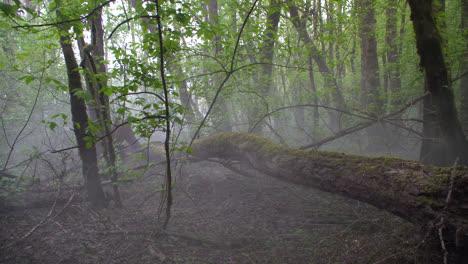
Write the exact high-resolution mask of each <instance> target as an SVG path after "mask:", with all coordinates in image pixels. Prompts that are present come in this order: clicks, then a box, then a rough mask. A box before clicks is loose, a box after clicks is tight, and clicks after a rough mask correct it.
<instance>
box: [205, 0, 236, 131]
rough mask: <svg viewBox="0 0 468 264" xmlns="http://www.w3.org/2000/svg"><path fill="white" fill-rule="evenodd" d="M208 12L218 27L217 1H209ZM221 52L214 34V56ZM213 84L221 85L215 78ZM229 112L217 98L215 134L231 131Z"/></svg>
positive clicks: (221, 98) (214, 114)
mask: <svg viewBox="0 0 468 264" xmlns="http://www.w3.org/2000/svg"><path fill="white" fill-rule="evenodd" d="M208 12H209V19H210V23H211V24H212V25H214V26H216V25H218V24H219V20H218V0H210V3H209V5H208ZM222 50H223V46H222V45H221V38H220V37H219V36H218V35H217V34H215V37H214V38H213V51H214V56H215V57H217V56H218V54H219V53H221V52H222ZM213 83H214V84H215V85H219V84H220V83H221V79H220V78H215V80H214V82H213ZM229 112H230V111H229V109H228V106H227V103H226V101H225V99H224V96H219V97H218V99H217V102H216V105H215V109H214V111H213V115H212V116H213V119H214V121H215V127H216V131H217V132H226V131H232V125H231V117H230V115H229Z"/></svg>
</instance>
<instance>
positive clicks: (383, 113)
mask: <svg viewBox="0 0 468 264" xmlns="http://www.w3.org/2000/svg"><path fill="white" fill-rule="evenodd" d="M0 10H1V12H0V14H1V16H0V39H1V44H0V45H1V50H0V74H1V78H2V79H3V81H2V82H1V83H0V122H1V126H2V129H1V132H0V138H1V139H0V161H1V166H2V168H0V172H1V175H0V177H1V185H0V187H1V188H0V196H1V197H2V199H10V198H11V197H13V196H14V193H15V192H18V191H21V186H25V185H27V184H35V183H37V182H38V181H40V180H41V177H42V179H45V178H47V179H48V180H52V181H56V182H60V183H61V182H63V181H64V180H65V181H66V180H70V178H71V176H70V175H72V174H77V175H82V177H83V179H84V183H85V185H86V187H87V192H88V196H89V198H90V201H91V203H92V204H93V206H95V207H100V208H102V207H105V206H106V205H107V200H108V199H107V198H106V197H105V196H106V195H105V194H104V192H103V190H102V188H101V184H100V182H101V180H102V179H103V178H108V179H109V180H110V181H111V182H113V194H112V196H113V198H114V200H116V203H118V204H120V203H121V202H120V198H119V190H118V185H117V183H118V181H119V179H118V175H119V173H120V172H122V171H127V172H128V168H127V167H125V165H124V164H125V162H124V160H125V159H126V158H128V155H129V154H128V153H129V152H134V153H135V152H136V153H138V152H139V151H140V153H144V151H143V152H141V150H142V149H143V148H144V147H142V146H141V144H143V143H147V144H146V145H147V150H148V149H150V146H151V145H152V143H151V142H153V143H154V142H156V141H158V142H164V143H161V145H162V144H163V145H164V149H165V151H164V152H165V154H164V153H163V154H162V155H165V160H166V162H167V170H166V175H167V178H166V186H165V188H166V189H165V190H166V194H165V195H166V196H165V199H166V201H167V207H166V209H167V210H166V214H167V219H166V223H167V221H168V219H169V215H170V205H171V188H172V184H171V181H172V176H171V164H170V161H171V155H172V154H173V153H174V151H179V152H180V151H182V152H188V153H192V152H193V150H192V148H191V145H192V143H193V142H194V140H196V139H197V138H200V137H204V136H206V135H210V134H214V133H217V132H233V131H234V132H252V133H255V134H259V135H262V136H264V137H267V138H270V139H271V140H273V141H274V142H277V143H279V144H281V145H282V146H285V147H294V148H303V149H307V148H324V149H327V150H335V151H345V152H349V153H355V154H363V155H389V156H398V157H403V158H407V159H413V160H419V161H421V162H424V163H427V164H432V165H437V166H451V165H452V164H453V163H454V161H455V160H456V159H457V158H458V159H460V162H461V163H463V164H467V163H468V153H467V152H468V143H467V140H466V134H467V131H468V44H467V43H468V40H467V38H468V33H467V32H468V27H467V25H468V22H467V21H468V3H467V1H463V0H439V1H432V0H408V1H403V0H401V1H400V0H358V1H346V0H340V1H331V0H303V1H298V0H270V1H266V0H265V1H264V0H261V1H258V0H252V1H227V0H209V1H206V0H199V1H198V0H196V1H185V0H171V1H163V0H160V1H157V0H156V1H150V0H148V1H136V0H128V1H115V0H109V1H105V0H96V1H83V0H68V1H52V0H50V1H36V0H25V1H19V0H13V1H9V0H3V1H2V2H1V3H0ZM135 136H136V137H135ZM156 144H159V143H156ZM144 145H145V144H144ZM132 148H133V149H132ZM129 149H132V151H128V150H129ZM76 150H77V151H78V152H77V153H79V157H80V159H81V161H82V166H81V171H80V170H77V169H76V166H74V164H77V157H78V156H77V155H76V153H75V152H74V151H76ZM150 152H151V151H146V156H147V158H146V160H147V161H150V158H149V156H150V155H149V154H150ZM99 157H102V161H100V159H99ZM143 158H144V159H145V157H143ZM128 173H129V174H130V172H128ZM39 175H42V176H41V177H39Z"/></svg>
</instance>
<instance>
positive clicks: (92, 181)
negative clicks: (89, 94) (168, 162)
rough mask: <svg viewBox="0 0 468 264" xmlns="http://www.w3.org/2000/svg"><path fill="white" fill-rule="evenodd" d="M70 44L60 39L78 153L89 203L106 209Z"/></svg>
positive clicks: (68, 40) (64, 38) (78, 73)
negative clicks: (79, 93)
mask: <svg viewBox="0 0 468 264" xmlns="http://www.w3.org/2000/svg"><path fill="white" fill-rule="evenodd" d="M70 43H71V42H70V37H69V36H61V37H60V46H61V47H62V52H63V56H64V58H65V64H66V66H67V74H68V89H69V92H70V103H71V112H72V121H73V129H74V133H75V137H76V141H77V144H78V152H79V154H80V157H81V162H82V169H83V176H84V178H85V186H86V190H87V192H88V198H89V201H90V202H91V205H92V206H93V207H96V208H104V207H106V200H105V198H104V192H103V191H102V187H101V181H100V178H99V172H98V166H97V156H96V147H95V145H94V144H92V145H91V147H89V148H88V147H87V146H86V145H87V140H86V138H87V137H89V136H91V135H89V134H88V133H87V132H86V128H87V127H88V114H87V113H86V105H85V101H84V100H83V99H82V98H79V97H78V96H77V95H76V92H77V91H78V92H79V91H81V90H82V89H83V88H82V84H81V77H80V72H79V71H77V69H78V64H77V62H76V59H75V54H74V52H73V48H72V45H71V44H70Z"/></svg>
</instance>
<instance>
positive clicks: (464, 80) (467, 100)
mask: <svg viewBox="0 0 468 264" xmlns="http://www.w3.org/2000/svg"><path fill="white" fill-rule="evenodd" d="M461 2H462V3H461V4H462V17H461V20H462V22H461V25H460V27H461V29H462V30H461V32H464V34H463V39H464V40H465V48H464V55H463V62H462V67H461V69H462V70H461V74H463V76H462V77H461V79H460V90H461V116H462V125H463V129H464V131H465V136H468V1H461Z"/></svg>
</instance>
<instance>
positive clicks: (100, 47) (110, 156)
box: [79, 7, 122, 207]
mask: <svg viewBox="0 0 468 264" xmlns="http://www.w3.org/2000/svg"><path fill="white" fill-rule="evenodd" d="M101 13H102V7H101V8H99V9H97V10H96V13H95V14H94V15H93V16H92V17H91V18H90V24H91V43H92V44H91V45H88V46H86V47H83V50H82V51H81V53H82V56H83V62H82V67H85V68H87V72H88V74H87V76H86V81H87V86H88V88H89V89H91V93H92V95H93V97H94V98H93V101H94V106H95V109H94V112H95V114H96V117H97V121H98V124H99V125H100V126H101V127H102V129H103V131H101V133H100V135H101V136H104V138H103V139H102V141H101V144H102V147H103V154H104V159H105V161H106V163H107V167H108V169H109V177H110V179H111V181H112V182H113V183H116V182H117V170H116V168H117V165H116V159H117V157H116V153H115V148H114V142H113V135H112V133H111V128H110V127H111V116H110V106H109V97H108V96H107V95H106V94H105V93H104V91H103V90H102V89H103V88H106V86H107V77H106V74H107V70H106V65H105V63H104V55H105V54H104V30H103V25H102V14H101ZM81 42H84V41H83V39H81ZM83 45H84V43H81V45H79V46H83ZM91 112H93V111H91ZM112 188H113V192H114V195H113V198H114V201H115V202H116V205H117V206H119V207H120V206H121V205H122V202H121V199H120V192H119V188H118V185H117V184H113V185H112Z"/></svg>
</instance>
